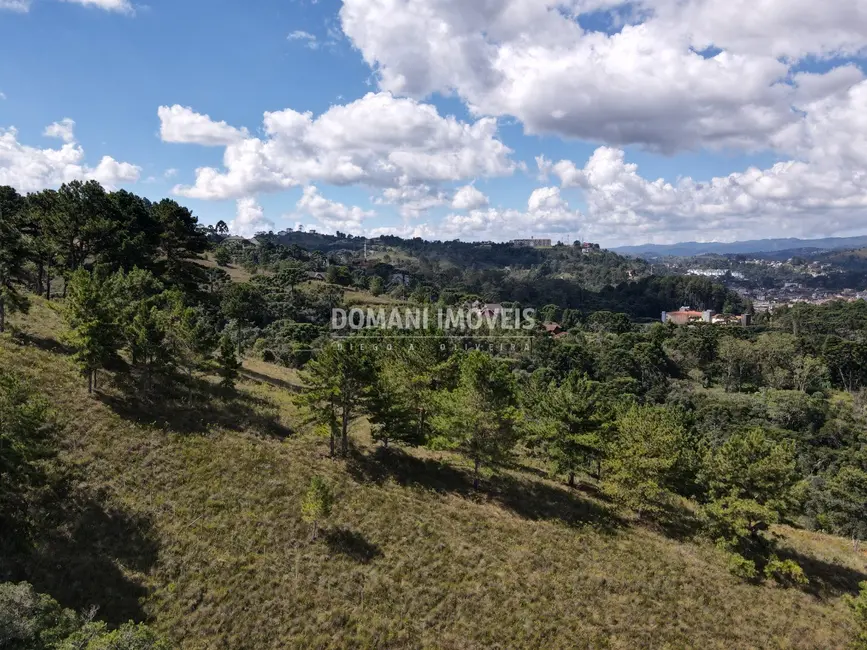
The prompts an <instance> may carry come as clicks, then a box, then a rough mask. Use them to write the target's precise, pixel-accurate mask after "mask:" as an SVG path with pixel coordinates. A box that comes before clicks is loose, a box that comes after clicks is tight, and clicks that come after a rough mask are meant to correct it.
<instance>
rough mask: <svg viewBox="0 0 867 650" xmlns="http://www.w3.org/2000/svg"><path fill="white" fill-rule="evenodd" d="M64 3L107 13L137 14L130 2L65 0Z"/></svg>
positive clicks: (118, 0) (115, 0) (119, 0)
mask: <svg viewBox="0 0 867 650" xmlns="http://www.w3.org/2000/svg"><path fill="white" fill-rule="evenodd" d="M64 2H71V3H73V4H78V5H83V6H85V7H94V8H96V9H104V10H105V11H114V12H117V13H121V14H133V13H135V8H134V7H133V6H132V4H131V3H130V2H129V0H64Z"/></svg>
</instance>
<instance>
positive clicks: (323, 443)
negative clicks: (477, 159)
mask: <svg viewBox="0 0 867 650" xmlns="http://www.w3.org/2000/svg"><path fill="white" fill-rule="evenodd" d="M0 211H2V219H0V646H2V648H3V650H6V648H7V647H8V648H10V650H71V649H72V648H76V649H81V650H108V649H111V650H167V649H168V648H174V647H178V648H182V649H185V650H186V649H190V650H199V649H202V648H229V649H231V650H234V649H236V648H237V649H239V650H240V649H246V648H256V649H259V648H311V647H313V648H379V647H393V648H407V649H414V648H419V647H438V648H439V647H443V648H454V649H455V650H457V649H461V650H463V649H464V648H473V649H474V648H490V647H501V648H539V647H544V648H574V647H594V648H595V647H610V648H614V649H620V650H626V649H627V648H629V649H631V648H639V647H672V648H681V647H700V648H726V649H732V648H737V649H740V648H743V649H745V650H746V649H747V648H756V647H760V648H765V647H781V648H799V649H803V650H812V649H814V648H843V647H845V645H846V644H847V643H849V642H850V641H852V640H854V639H857V638H858V635H859V634H860V635H861V639H864V638H865V635H867V559H865V555H864V552H863V551H864V549H863V548H862V547H861V543H862V542H863V541H865V540H867V524H865V522H867V438H865V431H867V343H865V340H867V303H865V302H864V301H853V302H844V301H839V302H831V303H828V304H823V305H818V306H813V305H805V304H797V305H795V306H793V307H792V308H790V309H782V310H779V311H774V312H773V313H770V314H760V315H757V316H756V318H755V319H754V321H753V324H752V325H750V326H748V327H741V326H724V325H715V324H710V323H694V324H691V325H689V326H677V325H675V324H674V323H667V324H663V323H660V322H658V314H659V312H660V311H662V310H664V309H670V308H671V307H672V306H679V305H680V304H691V305H693V306H695V307H697V308H708V309H716V310H729V311H737V310H740V309H741V308H742V307H743V305H742V304H739V299H738V298H737V296H735V295H733V294H731V293H729V292H728V291H726V290H725V289H724V288H723V287H721V286H719V285H715V284H713V283H712V282H711V281H709V280H708V279H706V278H697V277H674V276H668V277H657V276H646V275H645V276H643V277H632V278H629V277H627V278H625V279H624V278H622V277H620V278H618V277H617V274H619V273H623V272H626V275H627V276H628V275H629V271H633V272H634V271H636V270H639V271H640V270H641V268H643V267H642V266H641V263H636V264H637V266H634V267H632V266H629V264H630V263H628V262H625V261H624V260H623V258H620V257H618V256H617V255H615V254H612V253H607V252H605V251H601V250H598V249H594V248H592V247H589V248H587V249H585V248H584V247H583V246H582V247H580V248H579V247H577V246H559V247H554V248H552V249H550V250H536V249H526V250H525V249H508V248H506V247H503V246H501V245H485V244H466V245H465V244H460V243H455V242H451V243H449V242H446V243H436V242H434V243H425V242H418V241H415V240H413V241H411V242H406V241H403V240H396V239H390V240H377V241H374V242H371V241H368V242H366V244H367V246H366V247H365V246H364V243H365V242H362V245H361V246H358V245H357V242H355V241H351V243H350V244H349V245H348V246H343V247H342V246H335V247H334V248H333V249H328V250H322V249H318V248H305V247H302V246H301V245H300V244H297V243H289V244H288V245H286V244H284V243H281V242H279V241H277V240H276V239H275V238H272V237H270V236H266V237H260V238H257V239H256V241H255V242H251V241H247V240H241V239H238V238H232V237H227V236H226V232H225V231H226V229H225V224H218V226H217V227H214V228H208V227H203V226H202V225H201V224H199V223H198V220H197V218H196V217H195V215H193V214H192V213H191V212H190V211H189V210H188V209H186V208H184V207H183V206H181V205H179V204H178V203H176V202H175V201H172V200H168V199H166V200H162V201H159V202H156V203H155V202H151V201H148V200H146V199H143V198H141V197H138V196H136V195H134V194H131V193H128V192H122V191H121V192H107V191H105V189H104V188H102V187H100V185H99V184H98V183H95V182H88V183H78V182H75V183H69V184H67V185H63V186H61V187H60V188H59V189H58V190H56V191H53V190H50V191H45V192H39V193H36V194H31V195H28V196H21V195H19V194H18V193H17V192H15V191H14V190H12V189H11V188H0ZM340 239H344V238H342V237H335V238H332V240H329V241H333V240H340ZM345 239H347V240H349V238H348V237H346V238H345ZM487 246H489V248H488V247H487ZM365 248H366V250H365ZM510 253H511V254H510ZM504 256H505V257H509V263H508V264H507V263H505V262H506V260H504ZM633 275H634V273H633ZM476 301H485V302H495V301H499V302H501V303H502V305H501V306H502V307H503V308H504V310H505V309H508V308H509V307H515V306H519V307H521V306H532V307H536V308H537V309H538V311H539V318H538V319H536V320H535V321H534V322H530V323H529V326H528V327H526V328H525V329H522V330H521V332H520V336H518V337H516V336H515V330H514V329H512V328H511V327H507V326H506V323H504V322H501V321H496V320H494V319H481V318H479V319H477V324H478V325H479V327H478V328H469V329H457V328H453V329H450V328H449V327H440V326H439V325H432V326H430V327H424V326H419V327H416V328H414V329H413V330H412V331H408V332H406V331H397V332H395V331H389V330H387V329H382V328H371V329H368V330H366V331H363V332H354V331H349V332H348V333H345V334H346V335H345V336H343V335H342V334H343V333H340V335H338V333H337V332H335V331H334V329H333V328H332V322H333V315H334V313H336V312H337V311H338V310H343V311H344V312H345V311H346V310H347V309H348V308H350V307H353V306H364V307H376V308H377V310H378V309H381V310H382V311H383V312H384V311H387V308H388V307H393V308H394V310H393V312H394V313H397V312H400V311H420V310H421V309H422V308H424V307H429V308H431V309H434V310H436V309H439V308H443V307H445V306H449V307H461V308H462V309H461V310H462V311H466V312H470V313H474V314H476V315H477V316H478V315H480V314H481V313H483V312H486V311H488V310H491V311H493V310H495V309H496V308H497V307H498V306H497V305H488V306H486V307H484V308H479V306H477V305H474V304H473V303H475V302H476ZM468 303H470V304H469V305H468ZM365 311H366V310H365ZM371 311H374V310H371ZM453 311H458V310H457V309H455V310H453ZM638 317H648V318H652V319H653V320H656V321H657V322H653V323H642V322H636V321H637V318H638ZM483 320H484V321H485V322H481V321H483ZM515 338H520V339H521V340H522V342H521V343H520V344H515V343H514V342H513V339H515ZM862 583H863V584H862ZM95 608H97V609H95ZM10 640H11V641H12V643H11V644H10V643H7V642H8V641H10Z"/></svg>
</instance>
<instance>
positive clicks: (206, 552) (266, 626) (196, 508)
mask: <svg viewBox="0 0 867 650" xmlns="http://www.w3.org/2000/svg"><path fill="white" fill-rule="evenodd" d="M14 321H15V324H16V325H17V326H18V327H19V328H20V329H21V330H22V331H23V332H24V336H18V337H17V342H16V340H13V339H12V338H11V337H10V336H9V335H6V336H3V337H0V364H3V365H4V366H7V365H8V366H12V367H14V368H16V369H18V370H19V371H20V372H21V373H22V374H24V375H26V376H28V377H29V378H30V379H31V380H32V381H33V382H34V383H36V384H37V385H39V386H40V387H42V388H43V390H44V391H45V392H46V393H47V394H48V395H49V396H50V399H51V401H52V403H53V404H54V406H55V409H56V412H57V414H58V418H59V419H60V420H61V421H62V422H63V423H64V428H63V434H62V449H63V451H62V456H61V458H62V461H63V463H64V464H65V465H66V466H67V467H69V468H73V469H74V473H75V476H76V478H75V482H74V485H73V490H72V494H86V495H87V496H88V498H89V499H92V500H93V501H94V502H95V503H96V504H98V507H99V508H100V509H101V510H102V511H104V512H106V513H110V517H109V521H110V522H115V523H117V522H121V521H122V522H134V525H127V526H125V527H119V529H120V530H121V531H132V532H131V533H130V532H127V533H125V534H127V535H130V536H129V537H127V538H121V537H120V533H118V532H116V529H115V528H114V527H112V526H107V525H105V526H102V527H94V528H91V529H89V530H88V531H87V532H89V533H90V535H89V536H88V535H84V536H83V538H82V542H81V543H80V544H77V545H70V547H69V548H66V547H64V548H62V549H61V550H60V551H57V552H56V555H55V557H58V558H63V562H57V563H56V568H55V569H54V571H55V573H56V575H55V576H54V577H53V578H49V577H43V579H42V582H41V584H40V586H43V587H49V586H51V585H50V584H48V583H49V582H51V581H52V580H53V582H54V583H55V584H66V585H70V584H77V583H76V582H75V580H76V579H78V581H79V582H80V583H81V584H84V583H85V582H87V581H88V580H90V581H91V582H93V583H94V585H97V586H101V587H103V588H105V589H108V588H110V589H111V593H112V594H114V600H113V601H112V602H114V603H126V604H127V605H128V606H129V609H134V608H133V607H132V605H133V604H134V603H136V602H138V601H137V600H136V599H137V598H139V597H141V601H140V605H139V606H140V612H139V615H146V616H147V617H148V618H150V619H151V621H152V622H153V624H154V625H155V626H156V627H157V628H158V629H159V630H160V631H162V632H164V633H166V634H167V635H168V636H169V637H170V638H171V639H172V640H173V641H174V642H176V643H177V645H178V646H179V647H181V648H184V649H190V650H192V649H205V648H209V649H210V648H214V649H216V648H251V649H252V648H255V649H267V648H385V647H387V648H455V649H458V648H503V649H513V648H615V649H632V648H720V649H723V648H725V649H731V648H803V649H808V648H809V649H815V648H842V647H844V646H845V644H846V643H847V640H848V638H849V637H850V635H851V633H852V628H851V623H850V617H849V612H848V610H847V609H846V607H845V606H844V604H843V603H842V602H841V597H840V596H841V595H842V594H843V593H844V592H846V591H847V590H850V589H852V588H854V587H853V583H854V582H857V580H858V578H859V577H860V576H863V575H864V574H865V573H867V561H865V558H864V557H859V556H856V555H854V554H853V553H852V551H851V549H850V548H849V546H848V543H847V541H846V540H840V539H837V538H832V537H828V536H825V535H819V534H816V533H808V532H805V531H800V530H794V529H789V528H780V529H778V531H777V532H778V533H779V534H781V535H782V536H783V537H784V538H785V544H787V545H790V546H791V547H792V548H793V549H795V550H796V551H797V552H798V553H799V554H801V555H802V556H803V557H806V558H810V559H811V563H809V564H806V565H805V566H807V569H808V571H807V572H808V575H809V577H810V578H811V580H812V581H813V586H814V590H813V591H812V592H811V591H799V590H795V589H783V588H778V587H774V586H770V585H749V584H745V583H742V582H740V581H738V580H737V579H736V578H734V577H733V576H731V575H730V574H729V573H728V572H727V570H726V568H725V562H724V559H723V558H721V557H720V556H719V554H718V553H717V551H716V550H714V549H713V548H711V547H709V546H707V545H703V544H697V543H693V542H685V541H682V540H679V539H677V538H675V537H673V536H666V535H665V534H663V533H662V532H661V531H656V530H651V529H648V528H644V527H639V526H636V525H635V524H634V523H631V522H630V521H629V519H628V517H625V516H622V515H620V514H618V513H617V512H616V511H614V510H613V509H612V508H611V507H610V506H609V505H608V504H607V503H605V502H604V501H600V500H598V499H596V498H594V497H592V496H590V495H589V494H585V493H583V492H578V491H574V492H570V491H569V490H567V489H566V488H564V487H563V486H562V485H559V484H557V483H553V482H550V481H548V480H546V479H544V478H539V477H538V476H537V475H535V474H534V473H532V472H527V471H518V470H509V471H506V472H503V473H501V474H500V475H498V476H489V477H487V479H486V481H485V488H484V492H483V493H482V494H480V495H474V494H473V493H472V490H471V489H470V486H471V481H470V479H469V478H468V474H467V472H466V467H465V465H464V464H463V463H462V462H460V460H459V459H455V458H454V457H451V456H448V455H440V454H436V453H433V452H427V451H418V452H415V451H414V452H407V453H404V452H402V451H400V450H391V451H390V452H388V453H383V452H382V451H377V450H376V449H375V448H373V447H372V445H371V443H370V442H369V438H368V436H367V432H366V427H365V426H364V425H363V423H360V424H358V425H357V426H356V427H355V430H354V431H353V434H354V435H353V437H354V441H355V445H354V450H353V454H352V457H351V459H350V460H348V461H334V460H330V459H328V458H327V457H326V453H325V452H326V443H325V441H323V440H322V439H320V438H317V437H315V436H313V435H312V434H311V433H310V432H307V431H304V430H303V429H301V428H300V426H299V424H298V421H299V418H298V414H297V412H296V411H295V410H294V406H293V405H292V403H291V399H290V396H289V391H288V390H286V389H284V388H283V387H282V385H281V383H280V382H287V383H290V384H291V383H294V381H295V380H296V378H297V377H296V376H295V375H294V373H292V372H291V371H285V370H284V369H275V368H274V367H272V366H269V365H268V364H260V363H255V362H250V361H248V362H246V363H245V367H246V368H248V369H250V370H254V371H255V372H257V373H259V374H266V375H270V376H272V378H273V379H274V380H275V381H274V382H264V381H251V382H244V383H243V384H242V385H241V386H240V391H241V398H239V399H237V400H229V401H220V400H217V399H214V400H213V401H211V402H209V403H204V404H201V405H200V407H197V408H195V409H187V410H183V409H180V408H179V407H177V405H176V404H174V403H165V404H162V403H159V404H154V405H153V406H152V412H153V413H152V417H150V420H149V418H148V417H133V416H132V414H131V412H128V411H125V410H124V409H123V408H120V406H119V404H122V402H119V401H116V400H115V398H118V394H116V393H115V392H114V390H113V389H111V388H110V387H109V388H108V389H106V390H105V392H103V393H101V394H100V395H98V396H97V397H94V398H88V397H87V395H86V391H85V389H84V384H83V381H82V380H81V378H80V377H79V376H78V374H77V373H76V372H75V371H74V369H73V368H72V366H71V364H70V362H69V360H68V359H67V358H66V357H65V356H64V354H63V352H62V350H61V349H60V348H59V347H57V346H56V344H55V343H53V339H54V338H55V337H56V332H57V320H56V315H54V314H53V313H52V312H51V311H50V310H48V309H46V307H45V306H44V304H42V303H38V304H37V305H36V306H35V308H34V310H33V312H32V314H31V315H30V316H29V317H27V318H26V319H21V318H15V319H14ZM193 425H195V426H193ZM314 474H321V475H323V476H325V477H326V478H327V479H328V480H329V481H330V482H331V484H332V485H333V486H334V488H335V491H336V494H337V502H336V505H335V508H334V513H333V515H332V517H331V518H330V519H329V521H328V522H327V523H326V529H327V532H326V534H325V535H324V536H323V537H322V538H321V539H320V540H318V541H316V542H311V541H310V538H309V537H310V530H309V527H308V526H307V525H306V524H305V523H303V522H302V520H301V516H300V510H299V508H300V501H301V497H302V495H303V494H304V492H305V490H306V488H307V485H308V483H309V481H310V478H311V477H312V476H313V475H314ZM108 531H115V532H113V533H111V534H109V532H108ZM72 538H73V539H75V536H74V535H73V536H72ZM130 547H135V548H139V549H149V550H148V552H147V553H145V552H144V551H141V552H138V553H131V552H130V551H129V549H130ZM124 548H126V549H127V552H124V551H123V549H124ZM99 554H101V555H103V556H105V562H104V563H103V564H101V565H99V566H101V567H103V568H111V569H112V570H113V571H114V572H115V574H116V575H113V579H112V582H110V583H107V582H106V581H105V580H104V578H103V573H104V572H103V573H100V572H96V571H90V572H89V573H87V574H86V575H84V577H82V571H83V569H82V567H86V568H90V567H92V566H93V558H92V557H91V556H95V555H99ZM53 566H55V565H54V564H51V566H49V567H48V568H46V567H42V569H43V573H45V572H48V571H49V569H51V567H53ZM106 570H107V569H106ZM33 571H35V569H34V570H33ZM40 575H41V574H40ZM106 585H108V586H106ZM61 591H62V590H61ZM82 593H86V595H87V596H88V597H89V598H93V597H94V595H93V594H94V593H95V591H94V589H93V588H91V589H90V590H89V591H85V590H82ZM78 594H79V592H78V591H75V590H72V591H70V593H69V594H66V595H65V597H66V600H67V602H66V603H65V604H75V605H76V606H80V605H81V604H83V603H80V602H75V603H73V602H72V601H74V600H75V599H76V598H77V597H79V595H78ZM79 600H80V599H79ZM103 602H104V601H103ZM125 612H126V610H123V612H115V611H114V609H112V605H111V604H109V605H108V606H107V609H106V610H105V613H106V614H107V615H111V616H114V617H120V616H121V614H122V613H125Z"/></svg>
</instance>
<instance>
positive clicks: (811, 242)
mask: <svg viewBox="0 0 867 650" xmlns="http://www.w3.org/2000/svg"><path fill="white" fill-rule="evenodd" d="M863 247H867V235H863V236H860V237H828V238H825V239H795V238H793V237H789V238H786V239H754V240H750V241H736V242H704V243H702V242H682V243H680V244H643V245H641V246H621V247H619V248H612V249H611V250H613V251H614V252H615V253H620V254H621V255H635V256H638V257H666V256H673V257H692V256H695V255H706V254H711V253H712V254H717V255H737V254H741V253H767V252H775V251H788V250H795V249H800V250H804V249H811V250H813V251H821V250H840V249H847V248H863Z"/></svg>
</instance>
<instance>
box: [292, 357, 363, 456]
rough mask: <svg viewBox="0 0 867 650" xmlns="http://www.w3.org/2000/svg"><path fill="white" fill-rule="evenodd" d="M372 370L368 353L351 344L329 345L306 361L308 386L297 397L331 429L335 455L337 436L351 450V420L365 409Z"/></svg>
mask: <svg viewBox="0 0 867 650" xmlns="http://www.w3.org/2000/svg"><path fill="white" fill-rule="evenodd" d="M373 373H374V370H373V365H372V363H371V361H370V359H369V358H368V356H367V355H366V354H364V352H363V351H361V350H360V349H357V346H356V348H355V349H353V348H352V347H351V346H349V345H348V344H347V345H343V344H332V345H329V346H326V347H325V348H323V349H322V350H321V351H320V352H319V355H318V356H317V358H316V359H314V360H312V361H310V363H308V364H307V369H306V371H305V372H304V373H303V382H304V385H305V386H306V387H307V390H306V391H305V392H304V393H302V394H301V395H299V396H298V397H297V399H296V401H297V403H298V404H299V406H302V407H303V408H304V409H305V410H306V411H307V413H308V419H309V421H310V422H313V423H315V424H317V425H319V426H320V427H321V428H323V429H325V430H326V431H327V432H328V433H329V435H330V450H331V455H332V457H333V456H334V447H335V442H336V439H337V438H338V437H339V438H340V440H341V450H342V453H343V455H344V456H346V455H347V454H348V453H349V423H350V422H351V421H352V420H353V419H354V418H355V417H357V416H358V415H361V413H362V412H363V408H364V402H365V399H366V398H367V396H368V394H369V392H370V386H371V383H372V379H373Z"/></svg>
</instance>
